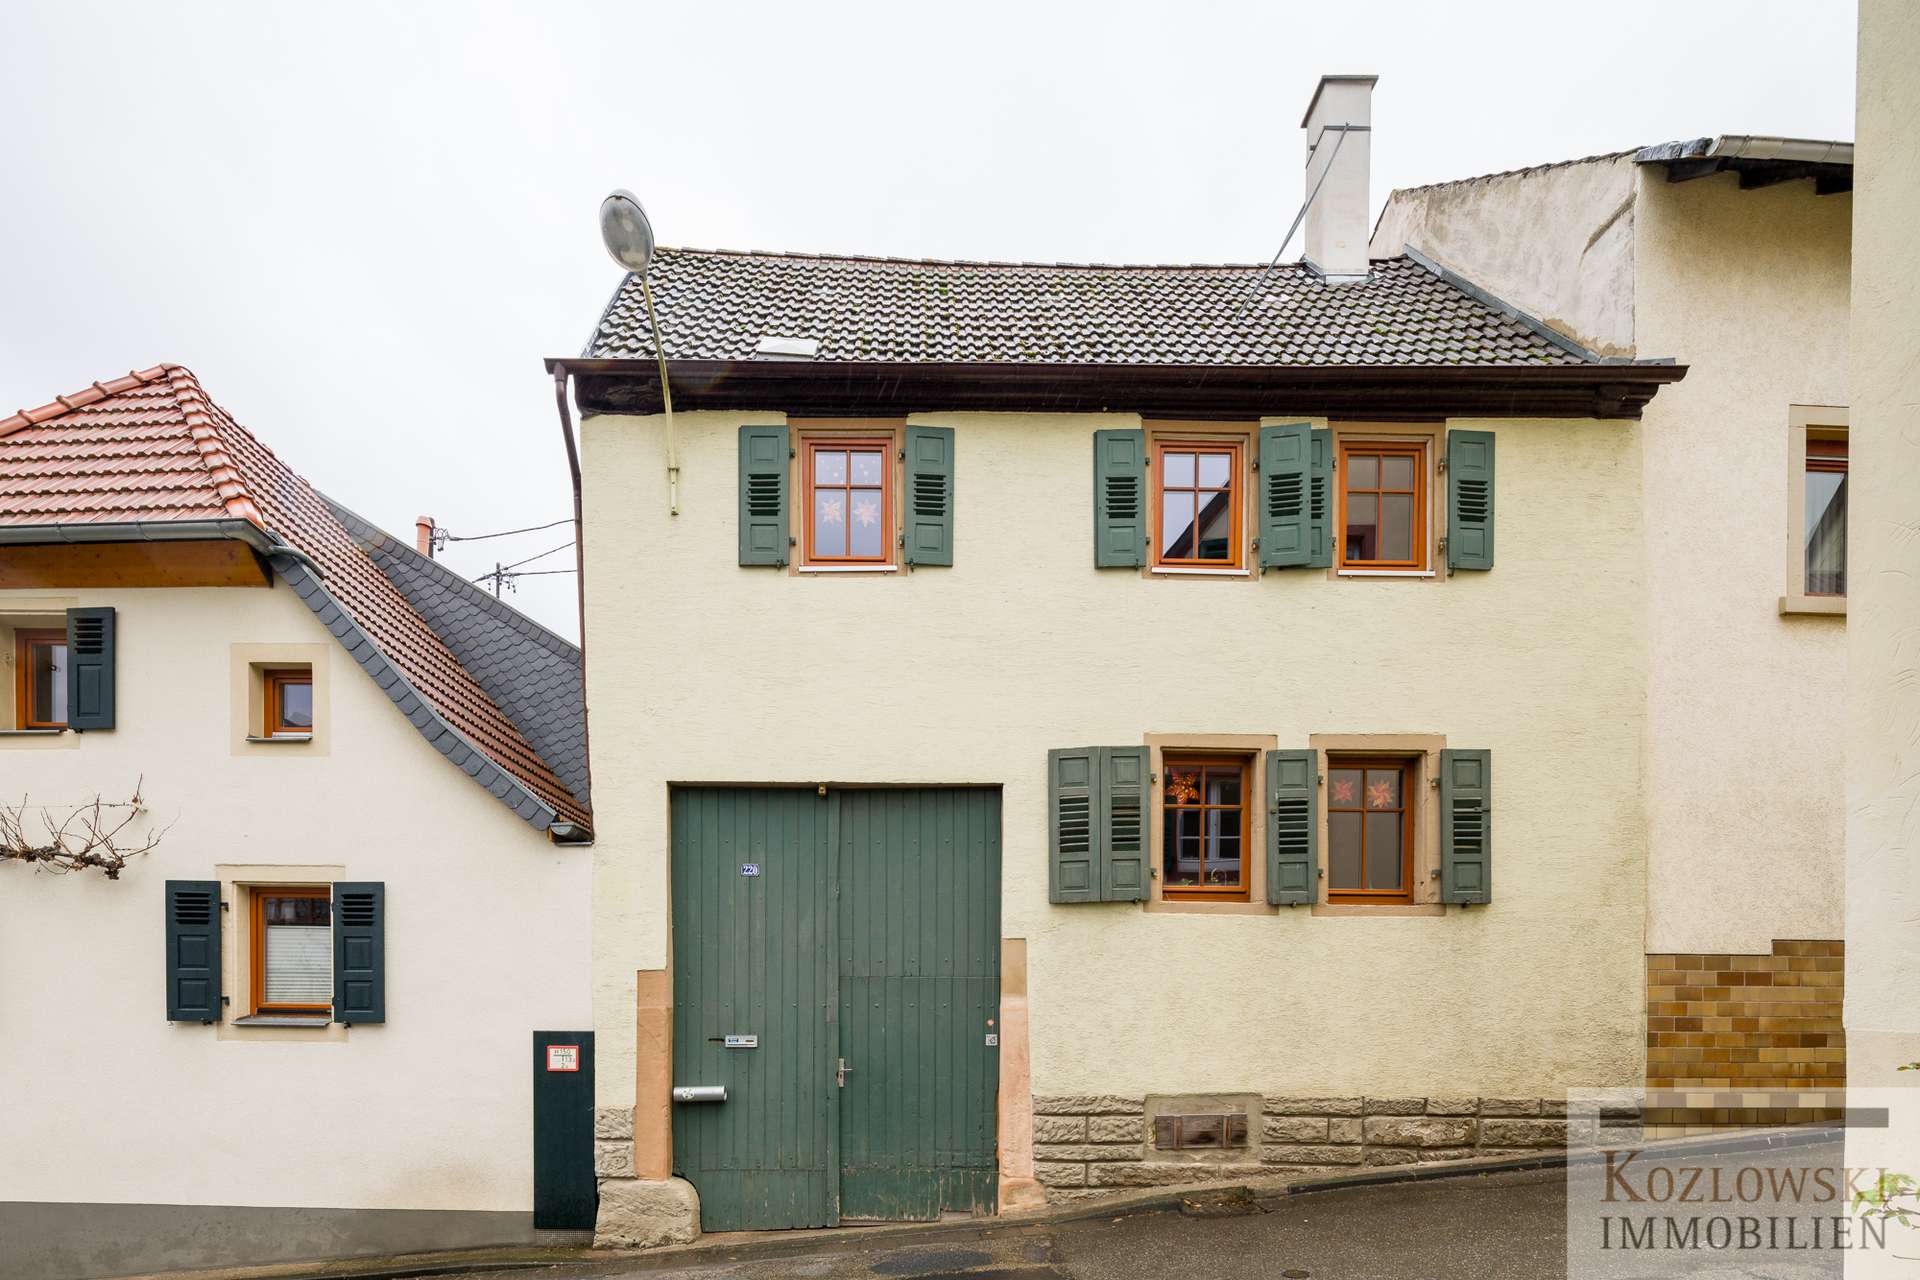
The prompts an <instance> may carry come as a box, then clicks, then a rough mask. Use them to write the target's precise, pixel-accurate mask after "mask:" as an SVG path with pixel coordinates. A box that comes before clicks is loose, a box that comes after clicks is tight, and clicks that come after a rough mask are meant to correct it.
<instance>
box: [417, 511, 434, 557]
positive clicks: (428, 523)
mask: <svg viewBox="0 0 1920 1280" xmlns="http://www.w3.org/2000/svg"><path fill="white" fill-rule="evenodd" d="M413 549H414V550H415V551H418V552H419V553H420V554H421V555H423V556H425V557H426V558H427V559H429V560H431V559H433V517H432V516H421V517H420V518H419V519H418V520H415V521H414V522H413Z"/></svg>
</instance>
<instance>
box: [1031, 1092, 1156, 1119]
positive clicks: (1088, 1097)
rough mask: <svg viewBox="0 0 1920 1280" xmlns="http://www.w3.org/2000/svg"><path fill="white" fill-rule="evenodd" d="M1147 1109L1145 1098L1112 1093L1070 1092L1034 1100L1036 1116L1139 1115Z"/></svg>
mask: <svg viewBox="0 0 1920 1280" xmlns="http://www.w3.org/2000/svg"><path fill="white" fill-rule="evenodd" d="M1145 1111H1146V1101H1145V1100H1144V1099H1142V1098H1117V1097H1114V1096H1113V1095H1111V1094H1069V1095H1066V1096H1063V1097H1058V1098H1035V1099H1034V1100H1033V1114H1034V1115H1036V1116H1137V1115H1142V1114H1144V1113H1145Z"/></svg>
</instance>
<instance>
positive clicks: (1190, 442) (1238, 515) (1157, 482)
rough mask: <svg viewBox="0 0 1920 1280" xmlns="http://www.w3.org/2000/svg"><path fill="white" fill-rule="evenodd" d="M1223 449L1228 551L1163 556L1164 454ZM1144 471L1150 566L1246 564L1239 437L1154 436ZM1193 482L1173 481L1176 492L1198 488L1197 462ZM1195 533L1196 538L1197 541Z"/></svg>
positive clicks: (1229, 567) (1196, 506)
mask: <svg viewBox="0 0 1920 1280" xmlns="http://www.w3.org/2000/svg"><path fill="white" fill-rule="evenodd" d="M1169 452H1171V453H1224V454H1226V455H1227V462H1228V465H1227V485H1228V488H1227V506H1228V508H1229V509H1230V510H1231V512H1232V514H1233V526H1232V530H1231V532H1230V533H1229V535H1228V537H1229V543H1228V546H1229V549H1230V555H1229V556H1228V558H1227V559H1225V560H1199V559H1193V558H1174V557H1168V556H1163V555H1162V554H1161V553H1160V547H1161V544H1162V542H1163V541H1164V539H1163V537H1162V536H1161V535H1162V530H1161V527H1160V522H1161V520H1162V519H1163V518H1164V517H1165V514H1166V512H1165V507H1166V504H1165V502H1164V501H1163V500H1162V494H1163V493H1164V491H1165V485H1164V484H1163V483H1162V476H1163V474H1164V466H1165V462H1164V460H1165V456H1166V455H1167V454H1168V453H1169ZM1148 458H1149V462H1148V473H1147V479H1148V483H1147V502H1148V506H1149V510H1148V512H1147V525H1148V528H1149V529H1151V530H1152V532H1151V534H1150V538H1151V541H1152V544H1153V559H1152V567H1154V568H1158V569H1213V570H1217V571H1225V570H1232V569H1245V568H1246V567H1247V545H1246V544H1247V534H1246V528H1247V525H1246V506H1247V490H1246V475H1245V472H1244V468H1245V466H1246V444H1245V442H1244V441H1241V440H1208V439H1200V438H1189V437H1183V436H1168V437H1166V438H1165V439H1161V438H1160V437H1157V436H1156V437H1154V439H1153V442H1152V448H1151V449H1150V450H1149V451H1148ZM1194 481H1195V485H1194V486H1192V487H1189V486H1185V485H1176V486H1175V491H1176V492H1200V491H1201V490H1199V489H1198V482H1199V474H1198V464H1197V463H1196V464H1195V475H1194ZM1194 513H1195V514H1194V518H1195V519H1196V520H1198V519H1199V503H1198V501H1197V500H1196V502H1195V503H1194ZM1197 540H1198V539H1197V537H1196V541H1197Z"/></svg>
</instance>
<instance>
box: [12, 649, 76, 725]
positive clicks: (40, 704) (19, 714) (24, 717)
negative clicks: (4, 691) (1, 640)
mask: <svg viewBox="0 0 1920 1280" xmlns="http://www.w3.org/2000/svg"><path fill="white" fill-rule="evenodd" d="M14 646H15V653H14V664H13V670H14V686H13V690H14V697H13V706H14V717H13V719H14V727H15V728H16V729H64V728H66V727H67V633H66V632H65V631H60V630H53V629H48V630H25V629H22V630H20V631H16V632H15V633H14Z"/></svg>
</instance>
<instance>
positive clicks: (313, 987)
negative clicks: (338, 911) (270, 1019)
mask: <svg viewBox="0 0 1920 1280" xmlns="http://www.w3.org/2000/svg"><path fill="white" fill-rule="evenodd" d="M252 896H253V957H252V961H253V962H252V970H253V1012H254V1013H256V1014H317V1015H328V1014H331V1013H332V1011H333V900H332V890H331V889H329V888H328V887H326V886H324V885H320V886H313V887H307V886H300V887H292V886H282V885H273V886H262V887H260V888H256V889H254V890H253V892H252Z"/></svg>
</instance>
